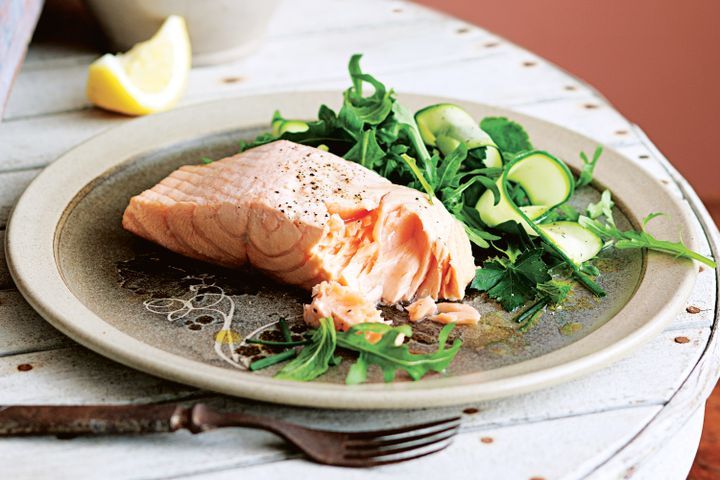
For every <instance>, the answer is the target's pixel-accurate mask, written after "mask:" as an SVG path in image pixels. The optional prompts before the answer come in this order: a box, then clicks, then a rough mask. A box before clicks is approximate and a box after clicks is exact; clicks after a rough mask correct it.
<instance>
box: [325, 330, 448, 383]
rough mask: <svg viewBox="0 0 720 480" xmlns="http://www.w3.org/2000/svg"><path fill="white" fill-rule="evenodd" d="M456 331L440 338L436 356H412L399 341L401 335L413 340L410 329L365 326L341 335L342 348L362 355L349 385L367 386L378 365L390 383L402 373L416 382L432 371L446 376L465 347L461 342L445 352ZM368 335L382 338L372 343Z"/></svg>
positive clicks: (338, 339) (432, 354) (339, 338)
mask: <svg viewBox="0 0 720 480" xmlns="http://www.w3.org/2000/svg"><path fill="white" fill-rule="evenodd" d="M453 328H454V325H453V324H448V325H446V326H445V327H443V329H442V330H441V331H440V334H439V335H438V349H437V350H436V351H435V352H433V353H417V354H414V353H411V352H410V349H409V347H408V346H407V345H405V344H403V343H402V342H399V341H398V336H400V335H403V336H405V337H410V336H412V328H411V327H410V325H401V326H399V327H391V326H390V325H386V324H383V323H362V324H360V325H355V326H354V327H352V328H350V330H348V331H347V332H338V334H337V343H338V346H340V347H343V348H347V349H349V350H353V351H356V352H359V353H360V356H359V357H358V360H357V361H356V362H355V364H354V365H353V366H352V367H351V368H350V371H349V372H348V376H347V377H346V379H345V382H346V383H348V384H356V383H362V382H364V381H365V380H366V379H367V370H368V367H369V366H370V365H377V366H379V367H380V368H381V369H382V371H383V377H384V379H385V381H386V382H391V381H393V379H394V378H395V374H396V372H397V371H398V370H403V371H405V372H407V374H408V375H409V376H410V378H412V379H413V380H419V379H421V378H422V377H423V376H424V375H425V374H427V373H428V372H430V371H434V372H442V371H444V370H445V369H446V368H447V367H448V366H449V365H450V363H452V361H453V359H454V358H455V355H457V352H458V351H459V350H460V346H461V344H462V342H461V341H460V339H457V340H455V342H454V343H453V345H452V346H451V347H450V348H445V347H446V343H447V339H448V336H449V335H450V331H451V330H452V329H453ZM367 332H374V333H379V334H381V335H382V337H381V338H380V340H378V341H377V342H375V343H371V342H370V341H369V340H368V339H367V336H366V335H365V334H366V333H367Z"/></svg>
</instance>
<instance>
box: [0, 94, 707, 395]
mask: <svg viewBox="0 0 720 480" xmlns="http://www.w3.org/2000/svg"><path fill="white" fill-rule="evenodd" d="M398 97H399V98H401V99H402V100H403V101H415V102H434V103H437V102H448V101H449V102H453V103H458V104H460V105H463V106H465V107H466V108H468V109H469V110H472V109H477V108H479V109H482V110H491V111H499V112H502V113H504V114H505V115H508V116H511V117H512V118H515V119H520V122H521V123H522V122H523V121H528V120H529V121H531V122H533V123H538V124H539V125H542V126H544V127H545V128H552V129H554V130H556V131H559V132H564V133H565V134H567V135H570V136H572V137H576V138H579V139H581V140H582V141H584V142H585V141H587V142H594V141H593V140H592V139H590V138H588V137H587V136H585V135H582V134H580V133H578V132H574V131H572V130H569V129H567V128H565V127H563V126H560V125H557V124H554V123H552V122H548V121H546V120H542V119H539V118H537V117H531V116H528V115H525V114H521V113H519V112H514V111H512V110H510V109H506V108H500V107H495V106H491V105H486V104H482V103H478V102H472V101H465V100H460V99H453V98H444V97H439V96H435V95H415V94H411V95H402V94H401V95H398ZM288 98H291V99H292V101H291V102H288ZM338 98H340V92H339V91H305V92H277V93H270V94H263V95H246V96H239V97H233V98H227V99H221V100H217V101H213V102H207V103H201V104H195V105H191V106H187V107H184V108H179V109H176V110H172V111H169V112H165V113H162V114H157V115H152V116H147V117H142V118H138V119H135V120H132V121H129V122H126V123H124V124H121V125H118V126H115V127H111V128H109V129H108V130H105V131H103V132H101V133H99V134H97V135H95V136H93V137H92V138H90V139H88V140H86V141H85V142H83V143H81V144H79V145H77V146H76V147H74V148H72V149H71V150H69V151H68V152H66V153H65V154H63V155H62V156H61V157H60V158H58V160H56V161H55V162H54V163H52V164H50V165H49V166H48V167H47V168H45V169H44V170H43V171H42V172H41V173H40V174H39V175H38V176H37V177H36V178H35V179H34V180H33V181H32V182H31V184H30V185H29V186H28V188H27V189H26V190H25V192H24V193H23V194H22V195H21V197H20V199H19V200H18V202H17V203H16V205H15V207H14V209H13V211H12V213H11V216H10V219H9V221H8V225H7V232H6V238H5V249H6V258H7V262H8V267H9V271H10V273H11V275H12V277H13V279H14V281H15V283H16V286H17V288H18V290H19V291H20V292H21V294H22V295H23V297H25V299H26V300H27V301H28V303H30V305H31V306H32V307H33V308H34V309H35V310H36V311H37V312H38V313H39V314H40V315H41V316H42V317H43V318H45V319H46V320H47V321H48V322H49V323H50V324H51V325H53V326H54V327H55V328H57V329H58V330H60V331H61V332H62V333H64V334H65V335H67V336H69V337H70V338H72V339H74V340H75V341H77V342H78V343H80V344H82V345H84V346H85V347H87V348H90V349H91V350H94V351H95V352H97V353H99V354H101V355H103V356H106V357H108V358H110V359H112V360H114V361H117V362H119V363H122V364H125V365H127V366H130V367H132V368H135V369H137V370H141V371H144V372H146V373H150V374H153V375H156V376H159V377H162V378H166V379H168V380H172V381H176V382H180V383H184V384H189V385H193V386H196V387H199V388H203V389H208V390H213V391H218V392H221V393H226V394H230V395H235V396H240V397H243V398H249V399H253V400H262V401H269V402H273V403H283V404H291V405H304V406H313V407H330V408H346V409H351V408H363V409H368V408H409V407H434V406H446V405H455V404H461V403H467V402H471V401H477V400H485V399H491V398H501V397H505V396H509V395H514V394H518V393H523V392H527V391H531V390H536V389H540V388H544V387H547V386H550V385H555V384H558V383H561V382H565V381H569V380H571V379H574V378H577V377H579V376H581V375H584V374H587V373H590V372H592V371H595V370H598V369H600V368H603V367H605V366H607V365H608V364H609V363H611V362H613V361H616V360H619V359H620V358H622V357H624V356H625V355H627V354H629V353H630V352H632V351H633V350H635V349H637V348H638V347H640V346H641V345H642V344H643V343H645V342H646V341H648V340H650V339H651V338H653V337H654V336H655V335H656V334H657V333H658V332H659V331H660V330H661V329H662V328H663V327H664V326H665V324H666V323H667V322H669V321H670V320H671V319H673V318H674V317H675V315H676V314H677V313H678V312H679V311H680V309H681V308H682V306H683V304H684V302H685V300H686V298H687V297H688V296H689V294H690V292H691V290H692V287H693V285H694V282H695V279H696V276H697V273H698V269H697V267H696V266H695V265H694V264H693V263H692V262H690V261H676V260H672V259H671V258H670V257H669V256H667V255H662V254H657V253H654V252H649V253H648V254H647V257H646V265H645V273H644V274H643V277H642V279H641V281H640V284H639V285H638V286H637V287H636V291H635V293H634V294H633V296H632V297H631V298H630V300H628V303H627V304H626V305H625V306H624V307H623V308H621V310H620V311H619V312H618V313H617V314H616V315H615V316H614V317H613V318H611V319H610V320H609V321H608V322H606V323H605V324H604V325H603V326H601V327H600V328H598V329H597V330H595V331H594V332H592V333H590V334H588V335H587V336H586V337H584V338H582V339H580V340H578V341H576V342H573V343H572V344H570V345H568V346H566V347H562V348H560V349H558V350H555V351H553V352H550V353H548V354H545V355H542V356H540V357H536V358H535V359H531V360H527V361H523V362H518V363H516V364H512V365H509V366H506V367H501V368H499V369H495V370H494V371H496V372H497V371H502V370H504V371H505V372H511V375H510V376H509V377H502V378H495V379H493V378H492V377H490V378H489V379H486V380H483V381H481V382H479V383H472V382H470V383H467V382H468V381H471V380H472V378H473V377H477V376H478V375H480V374H482V373H484V372H480V374H478V373H473V374H467V375H461V376H457V377H446V378H433V379H425V380H423V381H420V382H412V383H410V382H399V383H391V384H371V385H361V386H345V385H334V384H328V383H322V382H320V383H318V382H312V383H297V382H290V381H283V380H275V379H272V378H269V377H264V376H257V375H251V374H240V375H238V374H236V372H233V371H232V370H229V369H227V368H222V367H217V366H212V365H208V364H205V363H203V362H199V361H194V360H189V359H186V358H184V357H181V356H179V355H176V354H173V353H170V352H167V351H165V350H162V349H160V348H157V347H153V346H151V345H150V344H147V343H144V342H142V341H141V340H139V339H137V338H135V337H132V336H131V335H129V334H127V333H124V332H123V331H121V330H119V329H117V328H115V327H113V326H112V325H110V324H109V323H106V322H105V321H104V320H103V319H102V318H101V317H100V316H99V315H96V314H95V313H93V312H92V311H91V310H90V309H89V308H88V307H86V306H85V305H84V304H83V303H82V301H81V300H80V299H78V298H76V297H75V296H74V294H73V293H72V291H71V290H70V289H69V287H68V286H67V285H66V284H65V282H64V279H63V278H62V272H61V270H60V267H59V265H58V264H57V251H56V234H57V231H58V229H59V228H60V227H61V223H60V222H62V219H63V218H64V217H65V212H66V208H67V207H68V205H70V202H71V201H72V200H73V199H75V198H77V195H78V194H79V193H80V192H81V191H82V188H84V187H85V186H87V185H89V184H90V183H92V182H94V181H96V179H97V178H98V177H100V176H102V175H103V174H105V173H107V172H108V171H110V170H111V169H114V168H118V167H119V166H121V165H122V164H123V163H125V162H127V161H131V159H132V158H133V157H134V156H135V155H134V154H131V152H126V153H125V154H123V157H122V158H120V159H116V160H115V161H112V162H108V161H105V163H108V164H107V165H105V163H100V164H92V163H91V162H90V160H89V159H90V157H85V160H82V157H83V155H87V154H88V153H90V152H92V151H93V150H94V149H100V150H102V147H103V144H104V143H105V142H106V141H111V140H113V139H114V138H115V137H117V139H120V138H124V135H125V134H126V133H133V132H135V133H140V132H142V130H143V129H146V132H145V134H147V131H149V130H152V129H151V128H146V127H148V126H152V125H157V124H160V125H162V123H163V122H170V123H171V124H172V122H173V121H175V122H177V121H181V120H182V119H183V118H187V117H192V118H195V117H196V116H198V115H199V114H200V113H204V114H205V115H207V116H208V117H210V118H211V119H212V118H214V117H213V115H215V117H218V116H219V118H221V119H222V118H225V117H226V116H227V115H226V114H224V113H222V112H223V111H225V110H227V109H230V110H232V109H231V108H230V106H231V105H236V104H237V105H243V104H245V105H246V106H248V105H249V106H250V107H256V108H249V109H246V111H245V117H243V119H242V120H234V121H236V122H237V123H236V124H235V125H228V126H223V127H222V128H219V127H218V125H216V124H214V123H213V122H212V121H210V122H207V123H206V124H202V125H198V124H197V122H194V125H193V126H192V127H193V128H192V133H191V136H190V137H187V136H185V137H182V138H179V136H180V135H184V133H183V132H184V131H183V130H181V131H178V132H174V133H170V134H168V135H166V136H165V137H163V140H162V141H160V142H157V141H155V142H154V145H153V146H152V147H148V148H144V147H143V148H139V149H138V151H137V152H136V153H137V154H140V153H143V152H147V151H149V150H155V149H160V148H162V147H164V146H169V145H172V144H175V143H178V142H180V141H187V140H189V139H191V138H193V137H194V138H200V137H202V136H204V135H209V134H211V133H215V132H220V131H227V130H231V129H242V128H248V127H253V126H257V125H260V124H263V123H267V117H268V113H267V109H263V106H265V107H267V106H268V105H269V106H270V109H271V110H272V109H274V108H276V106H277V105H283V106H284V107H285V105H287V104H292V105H293V107H292V108H290V109H286V110H298V111H305V112H306V113H305V115H307V111H310V107H312V111H314V110H316V108H317V105H319V104H320V103H329V104H332V105H334V104H336V103H337V99H338ZM291 113H292V112H291ZM225 121H227V120H225ZM147 124H150V125H147ZM126 131H128V132H126ZM167 131H168V129H165V132H167ZM117 139H116V140H117ZM140 143H142V142H140ZM128 148H130V150H132V148H133V147H132V146H129V147H128ZM136 148H137V147H136ZM606 150H609V151H612V152H613V154H615V155H617V156H619V157H620V158H621V159H622V161H623V162H624V163H625V164H627V165H626V166H627V167H628V168H630V170H633V169H634V170H636V171H637V172H640V173H641V175H643V176H644V177H645V178H647V179H651V180H654V179H652V177H651V176H650V174H649V173H648V172H646V171H644V170H642V169H641V167H639V166H638V165H635V164H634V163H633V162H632V161H630V160H629V159H628V158H627V157H626V156H624V155H622V154H620V153H618V152H615V151H613V150H611V149H609V148H606ZM78 157H80V160H78ZM109 157H112V155H111V156H109ZM568 163H571V164H572V162H571V161H570V162H568ZM602 165H603V164H602V162H601V163H600V164H599V167H598V171H601V170H602V168H603V167H602ZM73 167H74V168H75V169H78V168H80V167H87V168H89V170H88V171H84V172H80V173H79V174H78V175H79V177H80V178H76V179H74V180H77V181H76V182H75V185H74V186H73V185H72V180H73V179H70V180H71V181H70V182H69V183H70V185H64V187H65V188H67V187H69V186H73V188H72V190H73V191H72V193H71V194H68V193H67V192H65V193H63V192H62V188H63V187H60V188H57V187H56V190H55V191H53V187H54V186H56V185H58V184H59V183H61V182H57V179H58V178H63V175H64V176H65V177H66V176H67V174H68V173H69V172H72V171H73ZM93 167H95V168H93ZM98 167H103V168H102V170H101V171H99V173H98V172H96V171H95V170H98ZM76 173H77V172H76ZM87 177H90V178H87ZM78 183H82V185H80V188H77V184H78ZM654 190H656V191H657V192H659V193H660V194H661V195H662V197H663V201H665V202H667V204H668V205H672V207H673V208H674V210H676V212H675V213H677V212H679V213H680V217H678V218H675V219H674V220H675V225H677V223H678V221H680V223H682V225H681V227H682V231H683V233H684V234H687V237H686V241H688V243H689V245H690V246H691V247H692V248H695V249H697V243H698V242H697V240H696V239H695V237H694V235H693V236H691V235H690V233H691V232H692V230H691V225H690V222H689V220H688V214H689V211H687V208H686V206H685V205H684V204H683V203H682V201H681V200H680V199H678V198H675V197H674V196H672V195H671V194H670V193H669V192H667V191H666V190H664V189H662V188H661V187H660V186H659V185H655V186H654ZM53 194H54V195H55V196H58V195H59V196H60V197H63V198H64V197H67V196H68V195H69V197H70V198H69V201H67V202H65V203H64V204H63V205H62V208H60V207H59V206H58V205H53V204H52V200H53V198H54V197H53ZM620 200H624V199H623V198H621V199H620ZM38 202H39V203H40V204H43V202H45V205H46V206H47V207H48V210H43V211H41V212H38V208H37V204H38ZM48 203H50V204H49V205H48ZM620 203H622V202H620ZM625 211H626V213H627V214H628V216H629V217H630V218H631V219H632V220H633V221H637V218H633V215H632V213H633V209H632V208H630V209H628V208H627V205H626V209H625ZM58 212H60V213H59V215H58ZM30 218H33V219H34V220H35V221H36V222H37V223H31V222H30V221H28V219H30ZM48 222H49V223H51V224H52V226H51V227H48V225H46V224H45V223H48ZM48 229H51V230H52V232H51V235H48ZM665 230H667V228H665ZM48 242H49V243H48ZM48 247H49V248H48ZM43 248H44V250H43ZM48 251H49V252H50V253H51V254H50V256H49V257H48ZM663 270H665V271H669V272H670V273H671V274H672V275H673V277H671V278H674V279H676V280H677V283H676V284H674V285H673V287H672V288H671V289H668V288H666V290H667V291H668V292H671V293H672V294H671V295H669V296H668V297H666V299H667V300H666V301H665V302H660V303H662V306H663V307H664V308H662V309H661V311H660V312H659V313H658V312H655V313H654V314H653V315H652V317H650V319H649V320H647V321H646V322H643V323H641V324H640V325H639V326H638V327H637V328H635V329H634V330H633V331H632V332H631V334H630V335H628V336H626V337H625V338H622V339H619V340H616V341H613V342H612V343H610V344H609V345H607V346H605V347H604V348H601V349H592V348H591V349H590V350H593V351H592V353H589V354H582V355H580V356H579V357H577V358H575V359H573V360H571V361H565V362H561V363H559V364H557V365H554V366H551V367H547V368H540V369H535V370H530V371H528V372H525V373H523V372H522V370H523V368H524V366H527V364H529V363H530V362H533V363H537V361H538V359H545V360H547V358H548V357H557V354H558V352H564V354H567V350H568V349H572V350H578V349H580V350H582V349H583V348H585V347H586V344H587V343H588V342H590V340H597V338H598V337H597V336H596V334H597V333H598V332H600V331H603V330H607V328H606V327H607V326H608V325H609V324H611V323H612V322H613V321H615V322H616V323H617V319H618V317H620V319H622V318H624V317H625V316H627V314H628V312H626V310H627V307H628V305H630V304H631V303H632V302H633V299H635V298H636V296H637V295H638V293H639V292H640V291H641V288H643V285H646V287H647V281H646V276H647V274H648V273H651V274H652V273H653V272H658V271H663ZM58 281H59V282H58ZM48 286H49V287H50V290H49V292H48V291H47V290H44V289H46V288H48ZM48 293H50V295H48ZM642 306H643V305H640V307H642ZM656 306H657V304H656ZM644 307H645V308H646V310H647V309H648V308H649V310H650V311H651V312H652V311H655V310H658V309H657V308H650V307H652V305H647V304H646V305H644ZM642 314H643V312H642V311H639V312H635V316H636V317H637V316H641V315H642ZM608 328H609V327H608ZM593 336H595V338H591V337H593ZM589 339H590V340H589ZM198 366H202V368H200V369H199V368H198ZM491 372H492V371H491ZM228 377H231V378H230V379H228Z"/></svg>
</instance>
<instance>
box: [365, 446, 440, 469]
mask: <svg viewBox="0 0 720 480" xmlns="http://www.w3.org/2000/svg"><path fill="white" fill-rule="evenodd" d="M451 443H452V442H447V443H445V445H443V446H441V447H439V448H436V449H434V450H430V451H429V452H422V453H418V454H417V455H411V456H409V457H398V458H392V459H389V460H377V461H372V460H371V461H369V462H366V463H365V465H366V466H368V467H380V466H383V465H390V464H393V463H400V462H407V461H409V460H415V459H418V458H422V457H426V456H428V455H432V454H433V453H437V452H440V451H442V450H445V449H446V448H447V447H448V446H450V444H451Z"/></svg>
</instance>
